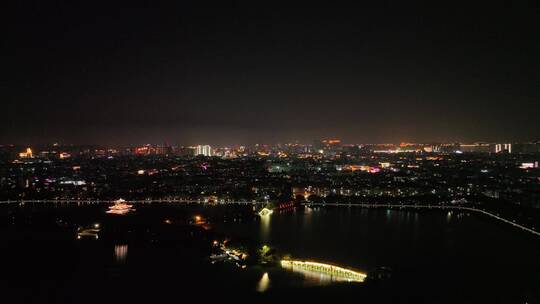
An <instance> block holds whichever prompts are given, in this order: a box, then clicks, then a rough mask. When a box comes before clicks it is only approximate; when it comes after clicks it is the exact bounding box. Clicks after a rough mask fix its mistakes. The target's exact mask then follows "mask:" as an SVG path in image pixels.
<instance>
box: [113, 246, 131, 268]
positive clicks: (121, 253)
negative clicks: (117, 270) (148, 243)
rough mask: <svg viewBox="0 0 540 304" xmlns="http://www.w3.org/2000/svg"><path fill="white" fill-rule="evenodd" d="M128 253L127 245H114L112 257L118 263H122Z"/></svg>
mask: <svg viewBox="0 0 540 304" xmlns="http://www.w3.org/2000/svg"><path fill="white" fill-rule="evenodd" d="M127 253H128V245H115V246H114V259H115V261H116V262H117V263H118V264H124V263H125V262H126V258H127Z"/></svg>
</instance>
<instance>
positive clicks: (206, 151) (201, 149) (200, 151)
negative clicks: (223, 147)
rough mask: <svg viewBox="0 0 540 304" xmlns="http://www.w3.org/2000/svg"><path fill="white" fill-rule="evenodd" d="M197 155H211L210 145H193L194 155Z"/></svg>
mask: <svg viewBox="0 0 540 304" xmlns="http://www.w3.org/2000/svg"><path fill="white" fill-rule="evenodd" d="M197 155H204V156H212V147H210V146H209V145H198V146H196V147H195V156H197Z"/></svg>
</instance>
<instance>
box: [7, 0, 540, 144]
mask: <svg viewBox="0 0 540 304" xmlns="http://www.w3.org/2000/svg"><path fill="white" fill-rule="evenodd" d="M113 2H114V3H113ZM358 2H362V3H365V4H364V5H357V6H349V5H348V4H345V2H343V3H341V2H339V1H325V2H324V5H316V4H314V3H310V2H307V3H305V4H302V5H300V4H297V5H295V4H292V1H284V2H280V1H245V2H234V1H215V3H214V2H209V1H166V2H165V1H164V2H162V3H159V1H146V2H137V1H126V2H123V1H104V2H100V1H54V0H51V1H13V6H12V7H10V8H8V9H6V10H5V11H4V13H5V15H6V16H5V17H3V21H2V23H3V31H2V33H3V35H2V36H3V37H2V42H1V43H2V56H1V59H0V60H1V62H2V69H1V70H2V77H1V83H0V89H1V93H0V94H1V95H0V98H1V100H2V102H1V109H2V110H1V112H0V113H1V114H0V130H1V131H0V143H2V144H7V143H19V144H27V143H33V144H35V143H47V142H53V141H58V142H62V143H75V144H78V143H96V144H140V143H156V144H157V143H164V142H167V143H170V144H197V143H209V144H214V145H222V144H241V143H263V142H265V143H277V142H287V141H292V140H299V141H301V142H306V143H310V142H312V140H313V139H316V138H327V137H337V138H341V139H342V140H344V141H345V142H349V143H371V142H400V141H421V142H440V141H469V142H470V141H480V140H485V141H528V140H537V139H540V134H539V130H540V74H539V73H540V72H539V71H540V59H539V56H540V38H539V37H540V34H539V33H540V31H539V29H540V25H539V23H540V11H539V8H538V5H536V4H535V1H530V2H527V1H505V2H498V1H491V2H489V3H488V4H484V3H482V4H483V5H481V6H480V5H478V6H475V7H473V6H471V4H470V3H467V2H464V3H462V4H459V3H457V2H454V1H431V2H430V3H431V4H430V5H427V4H424V5H413V4H412V3H413V2H412V1H396V2H395V3H393V2H390V1H358ZM470 2H472V1H470ZM443 3H444V4H443ZM486 3H487V2H486ZM444 5H446V6H444Z"/></svg>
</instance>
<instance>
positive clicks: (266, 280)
mask: <svg viewBox="0 0 540 304" xmlns="http://www.w3.org/2000/svg"><path fill="white" fill-rule="evenodd" d="M268 288H270V277H269V276H268V272H265V273H264V274H263V275H262V277H261V279H260V280H259V283H257V291H258V292H265V291H266V290H267V289H268Z"/></svg>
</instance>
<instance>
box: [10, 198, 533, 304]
mask: <svg viewBox="0 0 540 304" xmlns="http://www.w3.org/2000/svg"><path fill="white" fill-rule="evenodd" d="M136 208H137V211H136V212H135V213H134V214H132V215H128V216H120V217H118V216H112V215H107V214H106V213H105V210H106V209H107V206H104V205H84V206H69V205H63V206H35V205H34V206H31V205H30V206H29V205H26V206H2V207H1V208H0V212H1V218H0V220H1V228H2V229H1V234H0V237H1V238H2V242H1V245H0V252H1V253H2V254H1V257H2V264H3V266H2V270H1V272H0V286H1V287H0V289H1V291H2V293H1V297H2V299H4V300H5V301H2V302H3V303H104V302H105V303H109V302H120V301H121V302H122V303H135V302H136V303H139V302H140V303H158V302H165V301H166V302H184V301H188V299H189V301H193V299H195V301H198V302H213V301H220V300H224V299H227V300H236V301H245V300H256V301H262V302H274V301H277V300H289V301H292V299H293V298H294V299H297V297H302V299H304V300H305V301H307V300H313V301H317V300H319V301H320V300H322V299H326V300H331V299H334V300H336V299H340V301H346V300H348V299H350V300H352V301H355V302H361V301H363V302H368V303H381V302H389V303H390V302H391V303H538V302H539V299H540V297H539V296H540V239H538V238H537V237H535V236H532V235H527V234H525V233H523V232H521V231H518V230H515V229H513V228H511V227H509V226H506V225H504V224H500V223H498V222H495V221H493V220H490V219H487V218H484V217H482V216H479V215H468V214H467V213H456V212H452V213H446V212H441V211H422V212H419V211H403V210H401V211H400V210H382V209H360V208H355V207H352V208H347V207H327V208H318V209H309V208H306V209H298V210H295V211H286V212H281V213H274V214H273V215H271V216H270V217H265V218H259V217H257V216H254V215H253V211H252V210H251V208H250V207H230V206H229V207H224V206H220V207H204V206H199V205H189V206H179V205H173V206H171V205H155V204H154V205H140V206H136ZM194 215H201V216H203V217H204V218H206V219H208V220H209V221H210V226H211V230H204V229H202V228H201V227H194V226H190V225H188V222H189V220H190V219H192V218H193V216H194ZM94 223H99V224H100V228H101V229H102V231H101V233H102V235H100V238H99V239H82V240H77V238H76V235H77V234H76V231H77V230H76V229H77V227H79V226H90V225H92V224H94ZM223 237H227V238H233V239H239V240H245V241H246V242H254V243H258V244H268V245H269V246H271V247H273V248H277V250H278V251H279V252H280V253H282V254H287V255H290V256H292V257H296V258H300V259H310V260H318V261H325V262H331V263H334V264H338V265H340V266H344V267H351V268H354V269H358V270H361V271H365V272H369V273H372V271H374V270H377V269H380V268H381V267H386V269H391V271H390V272H389V274H390V278H387V279H384V280H373V281H367V282H365V283H360V284H358V283H343V282H341V283H339V282H332V280H331V279H330V278H329V277H326V276H324V275H323V276H321V275H317V274H310V273H292V272H290V271H287V270H284V269H281V268H279V267H264V266H249V267H247V268H246V269H241V268H239V267H236V266H235V265H234V264H230V263H225V264H222V263H215V264H212V263H210V261H209V259H208V250H209V247H210V244H211V243H212V241H213V239H215V238H223Z"/></svg>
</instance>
